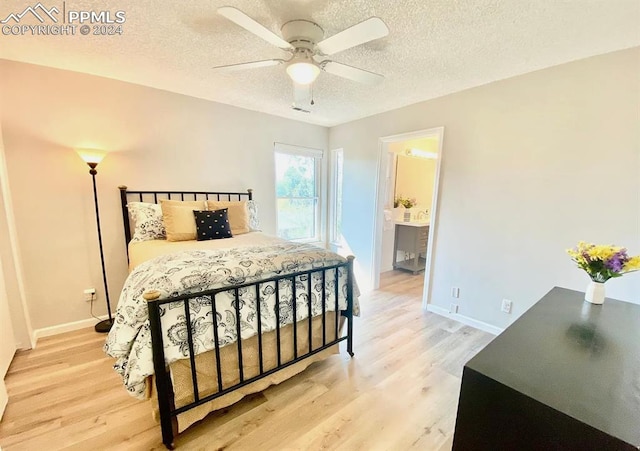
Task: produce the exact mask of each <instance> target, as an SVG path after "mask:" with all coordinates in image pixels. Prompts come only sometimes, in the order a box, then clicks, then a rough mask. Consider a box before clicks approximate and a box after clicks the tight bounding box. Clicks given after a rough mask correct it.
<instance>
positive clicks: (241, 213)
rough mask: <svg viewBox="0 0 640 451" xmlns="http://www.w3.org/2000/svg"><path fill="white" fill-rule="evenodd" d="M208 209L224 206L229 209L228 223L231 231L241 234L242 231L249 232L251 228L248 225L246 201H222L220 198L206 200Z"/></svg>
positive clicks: (217, 208)
mask: <svg viewBox="0 0 640 451" xmlns="http://www.w3.org/2000/svg"><path fill="white" fill-rule="evenodd" d="M207 206H208V210H212V211H213V210H221V209H223V208H226V209H227V210H228V211H229V223H230V224H231V232H232V233H233V234H234V235H241V234H243V233H249V232H250V231H251V228H250V227H249V210H248V208H247V201H246V200H241V201H222V200H208V201H207Z"/></svg>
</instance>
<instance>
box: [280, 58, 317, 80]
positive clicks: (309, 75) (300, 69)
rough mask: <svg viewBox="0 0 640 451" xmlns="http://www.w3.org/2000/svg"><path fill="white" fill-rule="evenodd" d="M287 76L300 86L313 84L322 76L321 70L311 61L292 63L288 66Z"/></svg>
mask: <svg viewBox="0 0 640 451" xmlns="http://www.w3.org/2000/svg"><path fill="white" fill-rule="evenodd" d="M287 74H289V77H291V79H292V80H293V81H295V82H296V83H298V84H300V85H308V84H309V83H313V82H314V81H315V79H316V78H318V75H319V74H320V68H319V67H318V66H317V65H316V64H314V63H313V62H310V61H305V60H299V61H295V60H294V61H292V62H291V63H289V65H288V66H287Z"/></svg>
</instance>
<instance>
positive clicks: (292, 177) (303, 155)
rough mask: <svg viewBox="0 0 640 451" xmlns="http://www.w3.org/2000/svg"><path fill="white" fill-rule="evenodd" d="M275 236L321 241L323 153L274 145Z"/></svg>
mask: <svg viewBox="0 0 640 451" xmlns="http://www.w3.org/2000/svg"><path fill="white" fill-rule="evenodd" d="M275 162H276V209H277V223H278V236H279V237H281V238H284V239H287V240H293V241H320V239H321V238H320V236H321V233H320V196H319V193H320V173H321V166H322V151H321V150H314V149H307V148H302V147H296V146H289V145H284V144H276V147H275Z"/></svg>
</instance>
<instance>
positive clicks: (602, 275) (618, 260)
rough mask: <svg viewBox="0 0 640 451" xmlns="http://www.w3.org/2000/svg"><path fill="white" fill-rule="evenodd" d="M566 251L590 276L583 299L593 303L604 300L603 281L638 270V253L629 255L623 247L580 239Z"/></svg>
mask: <svg viewBox="0 0 640 451" xmlns="http://www.w3.org/2000/svg"><path fill="white" fill-rule="evenodd" d="M567 253H568V254H569V256H571V259H572V260H573V261H574V262H575V263H576V264H577V265H578V268H581V269H583V270H584V271H585V272H586V273H587V274H588V275H589V277H590V278H591V283H590V284H589V287H588V288H587V293H586V296H585V300H587V301H589V302H591V303H593V304H602V303H603V302H604V283H605V282H606V281H607V280H609V279H612V278H614V277H622V275H623V274H626V273H628V272H632V271H638V270H640V255H636V256H635V257H630V256H629V255H628V254H627V250H626V249H625V248H623V247H618V246H609V245H602V244H598V245H596V244H591V243H585V242H584V241H580V242H579V243H578V246H577V247H576V248H574V249H567Z"/></svg>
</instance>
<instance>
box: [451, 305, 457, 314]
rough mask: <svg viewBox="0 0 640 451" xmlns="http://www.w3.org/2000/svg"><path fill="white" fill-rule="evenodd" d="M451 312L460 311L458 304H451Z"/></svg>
mask: <svg viewBox="0 0 640 451" xmlns="http://www.w3.org/2000/svg"><path fill="white" fill-rule="evenodd" d="M449 313H458V304H451V305H449Z"/></svg>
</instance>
